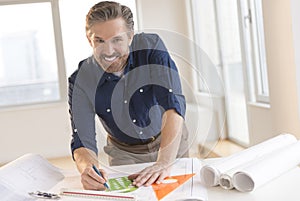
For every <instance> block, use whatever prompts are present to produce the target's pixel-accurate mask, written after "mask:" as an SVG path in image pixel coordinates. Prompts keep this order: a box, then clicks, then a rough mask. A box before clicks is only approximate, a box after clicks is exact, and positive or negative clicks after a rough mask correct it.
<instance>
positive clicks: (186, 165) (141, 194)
mask: <svg viewBox="0 0 300 201" xmlns="http://www.w3.org/2000/svg"><path fill="white" fill-rule="evenodd" d="M151 164H152V163H149V164H135V165H129V166H127V165H124V166H120V167H111V168H107V169H106V171H107V172H108V175H109V177H110V178H115V177H121V176H127V175H128V174H131V173H134V172H138V171H140V170H142V169H144V168H145V167H147V166H149V165H151ZM200 168H201V162H200V160H199V159H196V158H181V159H177V161H176V162H175V164H174V166H173V168H172V171H171V175H182V174H190V173H197V175H195V176H194V177H192V178H191V179H189V180H188V181H187V182H185V183H184V184H183V185H181V186H180V187H178V188H177V189H176V190H174V191H173V192H172V193H170V194H168V195H167V196H166V197H164V198H163V199H162V201H180V200H186V199H188V198H189V199H192V200H195V201H197V200H198V201H200V200H207V192H206V188H205V187H204V186H203V185H202V184H201V181H200V175H199V172H200ZM67 174H68V176H66V178H65V179H64V180H63V181H61V182H59V183H58V184H57V185H56V186H54V187H53V188H52V189H51V190H50V191H51V192H56V193H58V192H59V191H60V189H61V188H75V189H80V188H82V187H81V183H80V176H79V174H78V173H77V172H75V173H73V174H71V173H67ZM130 194H131V195H134V196H135V197H137V200H138V201H145V200H149V201H154V200H157V199H156V195H155V193H154V191H153V189H152V187H151V186H150V187H140V188H138V189H137V190H135V191H133V192H130ZM62 200H63V201H64V200H71V199H70V198H68V197H64V198H63V199H62ZM73 200H80V201H83V199H82V200H81V199H76V198H74V199H73ZM86 200H88V199H86Z"/></svg>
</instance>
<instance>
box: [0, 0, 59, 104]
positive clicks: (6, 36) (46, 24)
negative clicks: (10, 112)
mask: <svg viewBox="0 0 300 201" xmlns="http://www.w3.org/2000/svg"><path fill="white" fill-rule="evenodd" d="M1 4H2V5H1ZM52 7H53V5H52V3H50V2H39V3H26V4H25V3H24V4H22V2H20V3H15V4H11V5H7V4H6V5H4V3H2V1H0V26H1V29H0V97H2V98H1V99H0V107H3V106H11V105H23V104H32V103H40V102H49V101H57V100H60V98H61V96H60V90H59V76H58V67H57V66H58V59H57V47H56V46H55V41H56V40H57V38H56V36H55V33H54V32H55V30H54V28H53V27H54V26H53V24H54V21H53V16H54V15H53V13H52Z"/></svg>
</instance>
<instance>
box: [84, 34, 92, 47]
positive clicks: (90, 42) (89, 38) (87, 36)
mask: <svg viewBox="0 0 300 201" xmlns="http://www.w3.org/2000/svg"><path fill="white" fill-rule="evenodd" d="M86 38H87V39H88V41H89V44H90V46H92V47H93V44H92V40H91V37H90V36H89V34H88V33H86Z"/></svg>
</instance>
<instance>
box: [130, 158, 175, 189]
mask: <svg viewBox="0 0 300 201" xmlns="http://www.w3.org/2000/svg"><path fill="white" fill-rule="evenodd" d="M170 171H171V166H170V165H164V164H162V163H155V164H154V165H152V166H149V167H147V168H145V169H143V170H142V171H140V172H139V173H136V174H132V175H129V176H128V178H129V179H130V180H133V185H135V186H137V187H140V186H150V185H151V184H153V183H154V182H155V183H157V184H160V183H161V182H162V181H163V180H164V178H166V177H167V176H169V175H170Z"/></svg>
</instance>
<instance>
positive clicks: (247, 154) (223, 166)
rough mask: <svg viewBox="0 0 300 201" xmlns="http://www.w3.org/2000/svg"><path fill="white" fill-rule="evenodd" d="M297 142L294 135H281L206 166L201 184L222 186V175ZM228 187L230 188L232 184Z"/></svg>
mask: <svg viewBox="0 0 300 201" xmlns="http://www.w3.org/2000/svg"><path fill="white" fill-rule="evenodd" d="M295 142H297V139H296V138H295V137H294V136H293V135H291V134H280V135H278V136H276V137H273V138H271V139H269V140H266V141H264V142H262V143H259V144H257V145H254V146H252V147H250V148H248V149H245V150H243V151H239V152H237V153H235V154H232V155H230V156H227V157H224V158H222V159H220V160H217V161H215V162H213V163H211V164H208V165H205V166H203V167H202V168H201V170H200V177H201V182H202V183H203V184H204V185H206V186H216V185H218V184H220V175H221V174H222V173H225V172H226V171H229V170H231V169H232V168H234V167H237V166H240V165H242V164H245V163H247V162H249V161H252V160H254V159H256V158H259V157H261V156H263V155H265V154H267V153H270V152H273V151H274V150H276V149H279V148H282V147H284V146H286V145H290V144H293V143H295ZM228 186H229V187H230V184H229V185H228Z"/></svg>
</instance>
